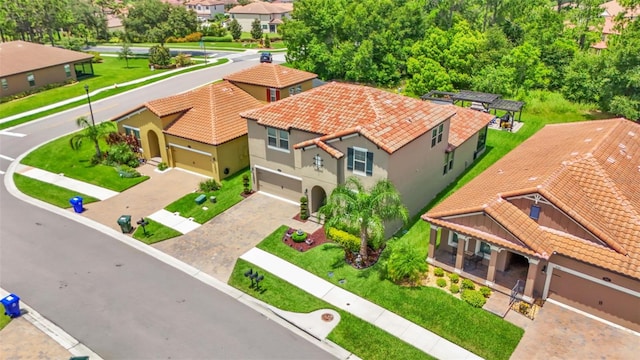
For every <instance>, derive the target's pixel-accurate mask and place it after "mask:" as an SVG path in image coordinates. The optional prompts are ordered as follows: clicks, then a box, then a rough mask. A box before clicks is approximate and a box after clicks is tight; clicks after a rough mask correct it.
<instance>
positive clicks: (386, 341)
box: [229, 259, 434, 360]
mask: <svg viewBox="0 0 640 360" xmlns="http://www.w3.org/2000/svg"><path fill="white" fill-rule="evenodd" d="M249 268H251V269H253V270H254V271H258V272H259V273H260V274H263V275H264V280H263V281H261V282H260V288H261V289H263V290H264V291H255V290H254V289H251V288H249V286H250V285H251V283H250V282H249V280H247V278H246V277H245V276H244V272H245V271H247V269H249ZM229 285H231V286H233V287H235V288H237V289H239V290H241V291H243V292H245V293H247V294H249V295H251V296H253V297H255V298H258V299H260V300H262V301H264V302H266V303H269V304H272V305H274V306H276V307H278V308H279V309H282V310H286V311H293V312H299V313H309V312H312V311H315V310H319V309H333V310H335V311H337V312H338V313H339V314H340V322H339V323H338V325H337V326H336V327H335V328H334V329H333V331H332V332H331V333H330V334H329V336H328V337H327V338H328V339H329V340H331V341H333V342H334V343H336V344H338V345H339V346H341V347H343V348H344V349H347V350H348V351H350V352H352V353H354V354H356V355H357V356H358V357H359V358H361V359H371V360H388V359H434V358H433V357H431V356H429V355H427V354H425V353H424V352H422V351H421V350H419V349H417V348H415V347H413V346H411V345H410V344H408V343H406V342H404V341H402V340H400V339H398V338H397V337H395V336H393V335H391V334H389V333H387V332H386V331H384V330H382V329H380V328H378V327H376V326H375V325H372V324H370V323H368V322H366V321H364V320H362V319H360V318H357V317H355V316H353V315H351V314H349V313H348V312H346V311H343V310H341V309H337V308H335V307H333V306H332V305H330V304H328V303H326V302H324V301H322V300H320V299H318V298H316V297H314V296H312V295H310V294H308V293H306V292H304V291H302V290H300V289H299V288H297V287H295V286H293V285H291V284H289V283H288V282H286V281H285V280H283V279H280V278H278V277H276V276H274V275H272V274H270V273H268V272H266V271H264V270H263V269H261V268H259V267H256V266H254V265H253V264H251V263H248V262H246V261H244V260H242V259H238V261H237V262H236V265H235V267H234V269H233V272H232V273H231V277H230V278H229Z"/></svg>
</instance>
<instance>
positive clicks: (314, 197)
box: [309, 186, 327, 214]
mask: <svg viewBox="0 0 640 360" xmlns="http://www.w3.org/2000/svg"><path fill="white" fill-rule="evenodd" d="M326 200H327V193H326V192H325V191H324V189H323V188H322V187H321V186H314V187H313V188H312V189H311V199H309V209H310V210H311V214H315V213H317V212H318V209H320V207H321V206H322V205H324V204H325V202H326Z"/></svg>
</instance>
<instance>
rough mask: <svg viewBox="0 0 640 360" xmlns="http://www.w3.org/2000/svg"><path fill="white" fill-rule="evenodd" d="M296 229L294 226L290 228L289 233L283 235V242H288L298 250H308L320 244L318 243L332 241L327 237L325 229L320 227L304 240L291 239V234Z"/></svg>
mask: <svg viewBox="0 0 640 360" xmlns="http://www.w3.org/2000/svg"><path fill="white" fill-rule="evenodd" d="M295 231H296V229H294V228H289V231H288V232H287V233H285V235H284V236H283V237H282V242H284V243H285V244H287V245H288V246H290V247H292V248H294V249H296V250H298V251H301V252H303V251H307V250H309V249H313V248H314V247H316V246H318V245H322V244H324V243H328V242H331V241H330V240H328V239H327V237H326V236H325V234H324V229H322V228H320V229H318V230H316V231H314V232H313V234H309V236H308V237H307V240H305V241H303V242H299V243H298V242H295V241H293V239H291V235H290V234H293V233H294V232H295Z"/></svg>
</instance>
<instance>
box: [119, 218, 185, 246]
mask: <svg viewBox="0 0 640 360" xmlns="http://www.w3.org/2000/svg"><path fill="white" fill-rule="evenodd" d="M145 220H146V221H147V222H148V224H147V225H145V227H144V229H143V228H142V226H139V225H138V227H137V228H136V230H135V231H134V232H133V238H134V239H137V240H140V241H142V242H143V243H145V244H149V245H150V244H155V243H157V242H160V241H163V240H167V239H171V238H174V237H176V236H180V235H182V233H180V232H179V231H177V230H174V229H172V228H170V227H167V226H164V225H162V224H160V223H159V222H156V221H153V220H151V219H149V218H146V219H145ZM131 221H132V222H134V221H137V220H134V219H132V220H131ZM145 232H146V234H145Z"/></svg>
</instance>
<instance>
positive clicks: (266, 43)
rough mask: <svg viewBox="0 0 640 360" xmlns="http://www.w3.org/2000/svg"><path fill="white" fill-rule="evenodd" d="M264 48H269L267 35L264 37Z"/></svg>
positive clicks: (269, 40)
mask: <svg viewBox="0 0 640 360" xmlns="http://www.w3.org/2000/svg"><path fill="white" fill-rule="evenodd" d="M264 47H266V48H270V47H271V39H269V34H265V35H264Z"/></svg>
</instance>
